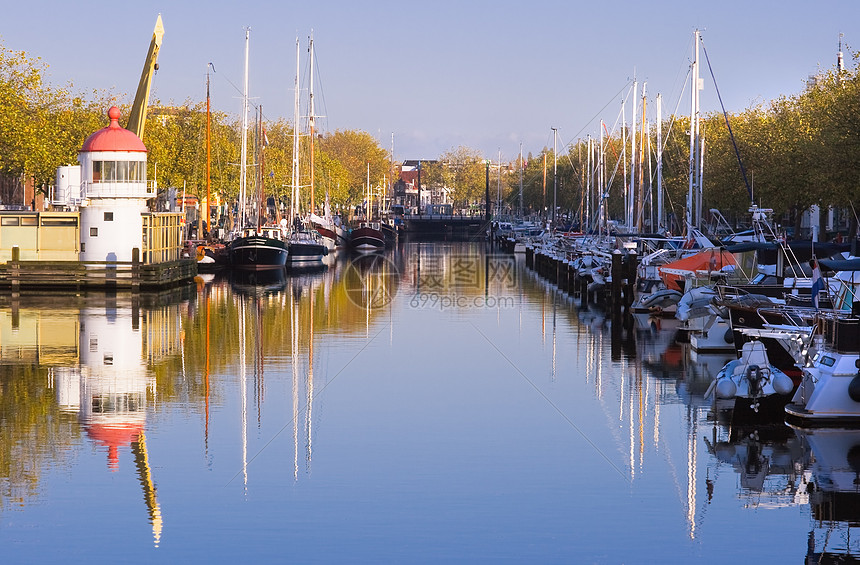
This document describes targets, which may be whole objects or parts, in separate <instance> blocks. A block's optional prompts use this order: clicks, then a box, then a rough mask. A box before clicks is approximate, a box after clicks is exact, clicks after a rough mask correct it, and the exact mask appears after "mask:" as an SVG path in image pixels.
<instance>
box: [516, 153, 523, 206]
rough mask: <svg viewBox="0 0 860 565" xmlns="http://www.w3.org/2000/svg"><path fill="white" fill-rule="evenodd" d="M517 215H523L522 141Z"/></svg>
mask: <svg viewBox="0 0 860 565" xmlns="http://www.w3.org/2000/svg"><path fill="white" fill-rule="evenodd" d="M517 216H519V217H520V218H522V217H523V142H522V141H520V200H519V203H518V204H517Z"/></svg>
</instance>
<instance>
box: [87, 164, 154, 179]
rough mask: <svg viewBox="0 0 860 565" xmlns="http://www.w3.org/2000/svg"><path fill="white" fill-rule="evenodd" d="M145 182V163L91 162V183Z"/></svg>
mask: <svg viewBox="0 0 860 565" xmlns="http://www.w3.org/2000/svg"><path fill="white" fill-rule="evenodd" d="M144 180H146V161H93V182H140V181H144Z"/></svg>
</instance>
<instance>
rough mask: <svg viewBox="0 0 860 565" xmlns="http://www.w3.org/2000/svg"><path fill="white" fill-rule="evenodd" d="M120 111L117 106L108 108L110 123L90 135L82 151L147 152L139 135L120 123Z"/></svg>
mask: <svg viewBox="0 0 860 565" xmlns="http://www.w3.org/2000/svg"><path fill="white" fill-rule="evenodd" d="M119 117H120V111H119V108H117V107H116V106H111V107H110V109H109V110H108V118H110V125H108V126H107V127H105V128H102V129H100V130H98V131H97V132H95V133H94V134H92V135H90V136H89V137H88V138H87V140H86V141H84V145H83V147H81V152H91V151H140V152H143V153H146V146H145V145H144V144H143V142H142V141H141V140H140V138H139V137H137V135H135V134H134V133H133V132H130V131H129V130H127V129H125V128H123V127H122V126H120V125H119Z"/></svg>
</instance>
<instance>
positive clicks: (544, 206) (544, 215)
mask: <svg viewBox="0 0 860 565" xmlns="http://www.w3.org/2000/svg"><path fill="white" fill-rule="evenodd" d="M542 186H543V207H542V209H541V215H542V216H543V219H544V222H545V221H546V153H544V154H543V185H542Z"/></svg>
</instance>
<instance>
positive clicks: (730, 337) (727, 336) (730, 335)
mask: <svg viewBox="0 0 860 565" xmlns="http://www.w3.org/2000/svg"><path fill="white" fill-rule="evenodd" d="M723 341H725V342H726V343H734V342H735V334H734V332H732V328H729V329H727V330H726V333H724V334H723Z"/></svg>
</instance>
